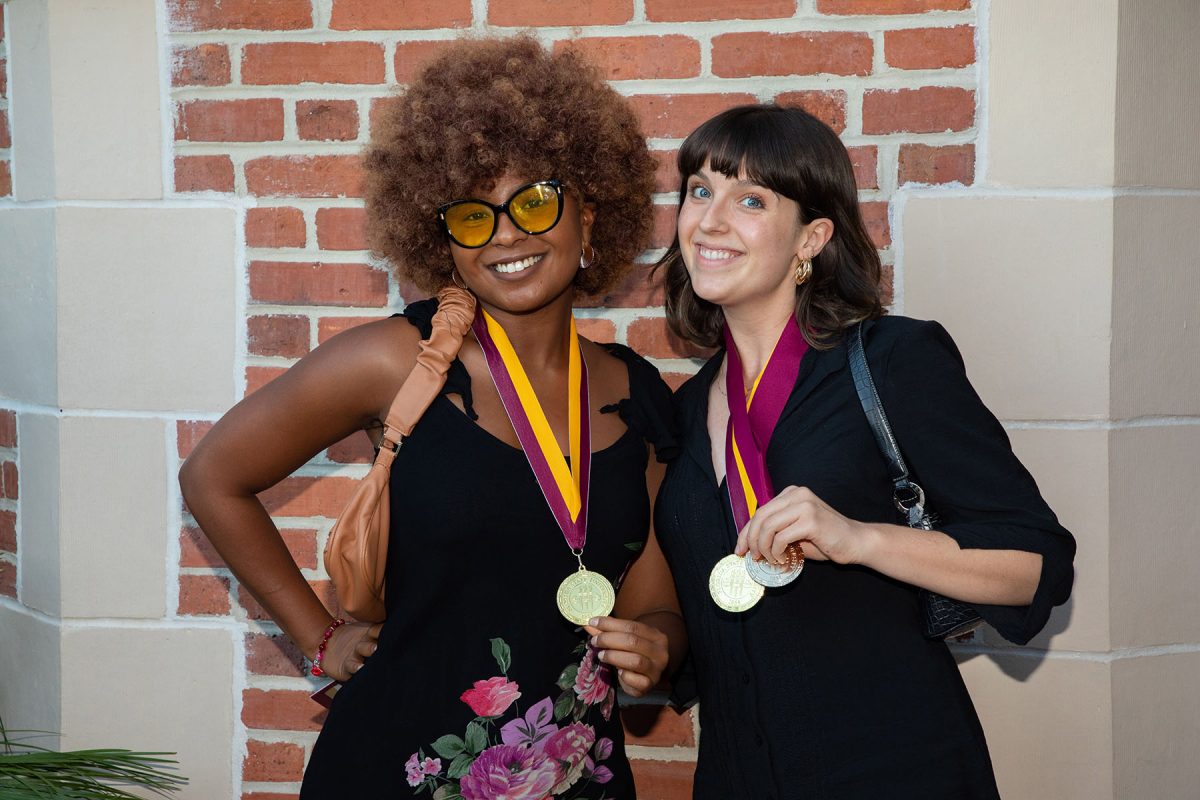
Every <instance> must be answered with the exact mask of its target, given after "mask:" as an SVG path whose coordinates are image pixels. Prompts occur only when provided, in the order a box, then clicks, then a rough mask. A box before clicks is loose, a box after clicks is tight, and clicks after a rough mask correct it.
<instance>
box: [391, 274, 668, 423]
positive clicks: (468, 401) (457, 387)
mask: <svg viewBox="0 0 1200 800" xmlns="http://www.w3.org/2000/svg"><path fill="white" fill-rule="evenodd" d="M437 308H438V301H437V298H436V297H431V298H429V299H428V300H417V301H416V302H413V303H409V304H408V305H406V306H405V307H404V311H402V312H401V313H399V314H393V315H392V316H394V317H404V318H405V319H407V320H408V321H409V322H410V323H412V324H413V326H414V327H415V328H416V329H417V331H418V332H420V334H421V338H422V339H428V338H429V336H430V334H431V333H432V332H433V315H434V312H436V311H437ZM651 369H653V367H651ZM441 393H442V394H456V395H458V396H459V397H461V398H462V402H463V411H465V412H466V414H467V416H468V417H470V418H471V419H473V420H477V419H479V415H478V414H476V413H475V406H474V404H473V402H472V396H471V374H470V373H469V372H467V368H466V367H465V366H464V365H463V363H462V361H460V360H459V359H458V358H455V359H454V361H452V362H451V363H450V369H449V370H448V371H447V372H446V384H445V385H444V386H443V387H442V391H441Z"/></svg>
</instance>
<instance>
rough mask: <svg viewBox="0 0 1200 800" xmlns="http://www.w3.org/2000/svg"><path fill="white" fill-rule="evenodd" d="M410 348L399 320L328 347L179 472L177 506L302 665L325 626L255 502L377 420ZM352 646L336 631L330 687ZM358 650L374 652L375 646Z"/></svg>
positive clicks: (266, 390)
mask: <svg viewBox="0 0 1200 800" xmlns="http://www.w3.org/2000/svg"><path fill="white" fill-rule="evenodd" d="M417 341H418V334H417V332H416V329H415V328H413V327H412V326H411V325H410V324H408V323H407V322H406V321H404V320H385V321H382V322H377V323H372V324H369V325H365V326H362V327H360V328H356V329H354V330H351V331H347V332H346V333H344V334H341V335H339V336H337V337H335V338H334V339H332V340H330V341H329V342H328V343H326V344H324V345H322V346H321V347H319V348H317V349H316V350H315V351H313V352H312V353H311V354H309V355H308V356H306V357H305V358H304V359H302V360H301V361H300V362H299V363H298V364H296V365H295V366H294V367H292V368H291V369H290V370H288V371H287V372H286V373H285V374H284V375H282V376H280V377H279V378H278V379H276V380H274V381H272V382H271V383H270V384H268V385H267V386H265V387H263V388H262V389H260V390H258V391H257V392H255V393H254V394H252V395H250V396H249V397H247V398H245V399H244V400H242V401H241V402H240V403H238V404H237V405H236V406H234V407H233V408H232V409H230V410H229V412H228V413H226V414H225V416H224V417H222V418H221V420H220V421H219V422H218V423H217V424H216V425H215V426H214V427H213V429H212V430H211V431H210V432H209V433H208V435H206V436H205V437H204V439H203V440H202V441H201V442H200V444H199V445H198V446H197V447H196V449H195V450H194V451H193V453H192V454H191V456H189V458H188V459H187V461H186V462H185V463H184V465H183V467H182V469H181V470H180V472H179V482H180V486H181V488H182V490H183V496H184V499H185V500H186V502H187V505H188V508H189V510H190V511H191V512H192V514H193V516H195V518H196V521H197V522H198V523H199V524H200V527H201V528H202V529H203V530H204V533H205V535H207V536H208V538H209V540H210V541H211V542H212V543H213V546H214V547H215V548H216V549H217V552H219V553H220V554H221V557H222V558H223V559H224V560H225V562H226V563H227V564H228V565H229V568H230V569H231V570H232V571H233V573H234V575H236V576H237V578H238V580H239V581H240V582H241V583H242V584H243V585H244V586H245V587H246V588H247V589H248V590H249V591H250V593H251V594H252V595H253V596H254V598H255V599H256V600H258V602H259V603H260V604H262V606H263V608H264V609H265V610H266V612H267V613H268V614H269V615H270V616H271V618H272V619H273V620H275V622H276V623H278V624H279V626H280V628H282V629H283V631H284V633H286V634H287V635H288V636H289V637H291V639H292V640H293V641H294V642H296V644H297V646H299V647H300V649H301V651H302V652H303V653H305V654H307V655H310V656H311V655H312V654H313V653H315V652H316V649H317V645H318V644H319V643H320V641H321V636H322V633H323V632H324V630H325V628H326V626H328V625H329V623H330V622H331V621H332V617H331V616H330V614H329V612H328V611H327V610H326V609H325V608H324V606H323V605H322V604H321V602H320V600H318V599H317V597H316V595H315V594H314V593H313V591H312V589H311V588H309V585H308V583H307V581H306V580H305V579H304V576H303V575H302V574H301V573H300V570H299V568H298V567H297V566H296V564H295V562H294V561H293V560H292V558H291V556H290V555H289V553H288V551H287V547H286V546H285V545H284V543H283V539H282V538H281V537H280V535H279V532H278V530H277V529H276V528H275V525H274V523H273V522H272V521H271V518H270V515H269V514H268V513H267V511H266V509H265V508H264V507H263V505H262V503H261V502H260V501H259V499H258V497H257V495H258V493H260V492H262V491H264V490H266V489H268V488H270V487H271V486H274V485H275V484H276V483H278V482H279V481H281V480H283V479H284V478H286V477H287V476H288V475H290V474H291V473H292V472H294V471H295V470H296V469H297V468H299V467H300V466H302V465H303V464H305V463H306V462H308V461H309V459H311V458H312V457H313V456H314V455H316V454H317V453H319V452H320V451H321V450H323V449H325V448H326V447H328V446H329V445H331V444H333V443H335V442H337V441H339V440H341V439H343V438H345V437H346V436H348V435H350V434H351V433H353V432H355V431H356V430H359V429H362V428H364V427H367V426H368V425H370V424H371V422H372V421H373V420H375V419H377V418H378V417H379V416H380V415H381V413H382V411H383V410H385V409H386V408H387V406H388V404H389V403H390V401H391V399H392V397H394V396H395V393H396V391H397V390H398V389H399V387H400V385H401V383H402V382H403V380H404V378H405V377H406V375H407V372H408V370H409V369H411V366H412V364H413V363H414V361H415V358H416V354H417V349H418V345H417ZM365 631H366V629H365V628H364V629H363V631H359V632H358V639H361V638H362V635H363V633H364V632H365ZM352 638H355V632H354V631H345V632H343V630H342V629H339V632H338V634H336V635H335V640H334V641H333V642H331V644H330V649H329V651H327V655H326V663H327V666H331V667H333V669H331V670H330V674H331V675H333V676H334V677H343V678H344V677H345V675H344V674H339V673H340V672H342V670H340V667H341V661H342V660H344V659H351V660H353V656H354V652H353V651H354V647H349V648H348V647H347V645H348V644H350V642H349V640H350V639H352ZM335 642H336V643H337V644H338V645H339V646H338V648H337V649H336V655H337V657H338V658H337V659H334V658H333V656H334V655H335V647H334V644H335ZM354 644H355V645H357V644H358V642H357V641H355V642H354ZM363 649H369V650H371V651H372V652H373V641H372V642H369V643H367V644H366V645H364V648H363ZM358 655H360V656H362V655H369V653H359V654H358ZM335 660H336V661H337V663H334V662H335Z"/></svg>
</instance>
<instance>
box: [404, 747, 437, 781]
mask: <svg viewBox="0 0 1200 800" xmlns="http://www.w3.org/2000/svg"><path fill="white" fill-rule="evenodd" d="M404 771H405V772H407V773H408V785H409V786H418V785H420V783H421V781H423V780H424V779H425V776H426V775H437V774H438V773H440V772H441V771H442V760H441V759H440V758H428V757H427V758H426V759H425V760H424V761H421V759H420V754H419V753H413V754H412V755H411V756H409V757H408V761H405V762H404Z"/></svg>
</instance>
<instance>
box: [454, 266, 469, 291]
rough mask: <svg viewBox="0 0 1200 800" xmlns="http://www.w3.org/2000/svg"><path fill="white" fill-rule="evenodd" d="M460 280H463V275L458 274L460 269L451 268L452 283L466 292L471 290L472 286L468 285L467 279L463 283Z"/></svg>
mask: <svg viewBox="0 0 1200 800" xmlns="http://www.w3.org/2000/svg"><path fill="white" fill-rule="evenodd" d="M459 281H462V276H461V275H459V274H458V270H456V269H452V270H450V282H451V283H453V284H454V285H455V286H457V287H458V288H460V289H462V290H463V291H465V292H469V291H470V290H471V287H470V286H467V283H466V281H463V282H462V283H459Z"/></svg>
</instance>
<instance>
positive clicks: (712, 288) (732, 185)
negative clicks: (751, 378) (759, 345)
mask: <svg viewBox="0 0 1200 800" xmlns="http://www.w3.org/2000/svg"><path fill="white" fill-rule="evenodd" d="M819 222H825V221H823V220H822V221H819ZM815 224H816V223H814V225H815ZM678 232H679V248H680V255H681V256H682V257H683V261H684V264H685V265H686V267H687V271H688V275H689V276H690V278H691V283H692V290H693V291H694V292H695V293H696V295H697V296H698V297H700V298H702V299H704V300H707V301H708V302H710V303H715V304H717V305H720V306H723V307H724V308H725V309H726V311H727V312H728V311H730V310H732V309H734V308H737V307H739V306H742V305H744V304H747V303H749V304H751V305H752V306H755V307H756V306H758V305H759V304H761V303H764V302H765V303H767V304H769V305H771V306H772V307H773V306H775V305H779V306H780V307H784V308H791V307H792V306H793V305H794V303H795V291H796V284H795V280H794V270H795V268H796V265H797V264H798V263H799V261H800V259H804V258H812V257H813V255H815V251H817V250H820V246H819V245H817V246H815V247H814V242H813V232H814V231H813V225H805V224H803V223H802V222H801V219H800V207H799V205H798V204H797V203H796V201H794V200H791V199H789V198H787V197H784V196H783V195H780V194H777V193H775V192H773V191H772V190H770V189H767V188H766V187H763V186H760V185H758V184H756V183H754V182H752V181H750V180H749V179H747V178H745V177H744V176H742V175H739V176H737V177H734V178H729V177H726V176H725V175H723V174H721V173H720V172H717V171H715V170H713V169H712V165H711V164H705V166H704V167H702V168H701V169H700V170H699V171H697V172H696V173H695V174H694V175H691V176H690V177H689V178H688V181H687V189H686V192H685V193H684V198H683V203H682V205H681V206H680V208H679V220H678ZM822 244H823V242H822Z"/></svg>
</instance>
